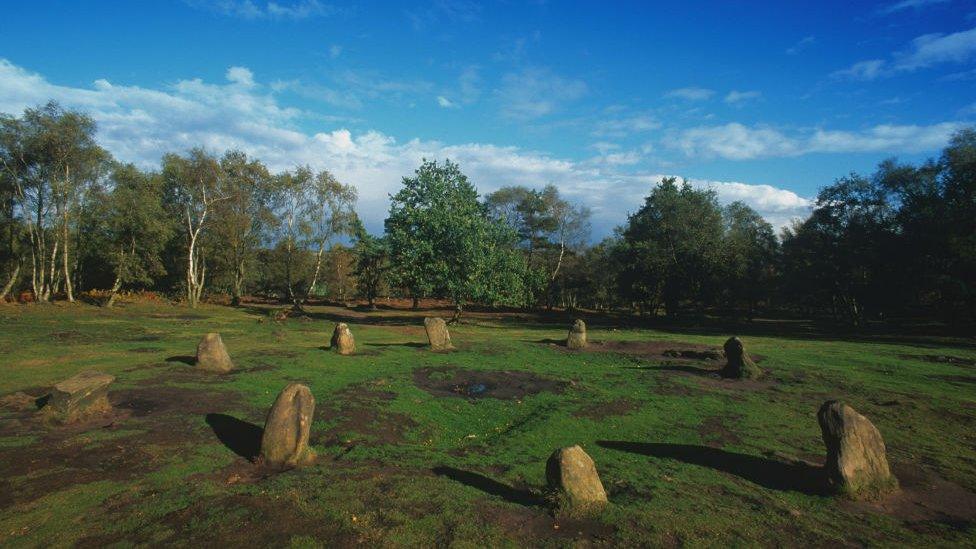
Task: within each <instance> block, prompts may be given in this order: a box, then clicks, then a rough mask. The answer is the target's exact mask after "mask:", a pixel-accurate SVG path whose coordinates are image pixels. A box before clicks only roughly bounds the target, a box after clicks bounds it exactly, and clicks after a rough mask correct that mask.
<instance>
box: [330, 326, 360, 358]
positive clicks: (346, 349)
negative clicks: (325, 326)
mask: <svg viewBox="0 0 976 549" xmlns="http://www.w3.org/2000/svg"><path fill="white" fill-rule="evenodd" d="M329 348H330V349H332V350H333V351H335V352H337V353H339V354H340V355H351V354H353V353H355V352H356V340H355V339H354V338H353V337H352V331H350V330H349V326H348V325H347V324H346V323H345V322H340V323H338V324H336V327H335V330H333V331H332V340H331V342H330V343H329Z"/></svg>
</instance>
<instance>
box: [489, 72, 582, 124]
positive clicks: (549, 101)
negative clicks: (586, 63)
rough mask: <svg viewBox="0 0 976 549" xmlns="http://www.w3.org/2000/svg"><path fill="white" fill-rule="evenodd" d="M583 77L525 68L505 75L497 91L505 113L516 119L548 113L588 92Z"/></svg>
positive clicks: (526, 118)
mask: <svg viewBox="0 0 976 549" xmlns="http://www.w3.org/2000/svg"><path fill="white" fill-rule="evenodd" d="M586 92H587V86H586V83H585V82H583V81H582V80H576V79H572V78H564V77H562V76H559V75H558V74H555V73H554V72H552V71H551V70H549V69H547V68H526V69H523V70H522V71H520V72H517V73H509V74H506V75H505V76H503V77H502V84H501V87H500V88H499V89H497V90H496V91H495V95H496V96H497V98H498V100H499V101H500V102H501V109H502V114H503V115H505V116H506V117H508V118H513V119H517V120H531V119H533V118H539V117H542V116H546V115H548V114H551V113H553V112H555V111H558V110H559V109H561V108H562V107H563V106H564V105H566V104H568V103H572V102H573V101H576V100H577V99H580V98H581V97H583V96H584V95H586Z"/></svg>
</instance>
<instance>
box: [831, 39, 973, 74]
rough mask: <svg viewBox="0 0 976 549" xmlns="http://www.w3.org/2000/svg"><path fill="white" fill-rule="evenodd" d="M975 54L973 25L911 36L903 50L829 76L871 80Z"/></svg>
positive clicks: (859, 63) (959, 61)
mask: <svg viewBox="0 0 976 549" xmlns="http://www.w3.org/2000/svg"><path fill="white" fill-rule="evenodd" d="M974 57H976V27H974V28H972V29H969V30H965V31H960V32H954V33H952V34H939V33H934V34H924V35H922V36H919V37H917V38H915V39H914V40H912V42H911V44H910V45H909V47H908V48H906V49H905V50H904V51H901V52H896V53H895V54H894V55H893V56H892V58H891V60H889V61H885V60H882V59H871V60H867V61H859V62H857V63H854V64H853V65H851V66H850V67H848V68H846V69H842V70H839V71H835V72H834V73H833V74H832V75H831V76H834V77H839V78H850V79H852V80H874V79H876V78H879V77H883V76H893V75H895V74H899V73H904V72H914V71H917V70H920V69H926V68H929V67H932V66H935V65H942V64H947V63H955V64H959V63H965V62H967V61H969V60H970V59H972V58H974Z"/></svg>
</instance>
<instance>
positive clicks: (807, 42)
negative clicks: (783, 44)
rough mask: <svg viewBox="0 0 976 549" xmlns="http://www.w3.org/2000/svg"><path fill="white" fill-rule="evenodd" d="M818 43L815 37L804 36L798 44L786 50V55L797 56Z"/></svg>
mask: <svg viewBox="0 0 976 549" xmlns="http://www.w3.org/2000/svg"><path fill="white" fill-rule="evenodd" d="M816 41H817V39H816V37H814V36H804V37H803V38H801V39H800V41H799V42H797V43H796V44H793V45H792V46H790V47H789V48H787V49H786V54H787V55H796V54H798V53H800V52H801V51H803V50H805V49H807V48H809V47H810V46H812V45H813V44H814V43H816Z"/></svg>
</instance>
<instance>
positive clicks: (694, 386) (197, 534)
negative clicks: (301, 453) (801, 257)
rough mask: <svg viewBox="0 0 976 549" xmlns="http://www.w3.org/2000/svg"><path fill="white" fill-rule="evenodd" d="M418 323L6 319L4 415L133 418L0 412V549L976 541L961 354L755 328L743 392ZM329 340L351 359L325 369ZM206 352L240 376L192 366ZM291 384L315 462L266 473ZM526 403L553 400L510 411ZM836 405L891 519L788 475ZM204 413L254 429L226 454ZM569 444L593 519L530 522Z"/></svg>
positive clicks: (30, 312) (671, 340) (331, 316)
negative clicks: (209, 342)
mask: <svg viewBox="0 0 976 549" xmlns="http://www.w3.org/2000/svg"><path fill="white" fill-rule="evenodd" d="M424 314H433V313H429V312H428V313H423V312H421V313H417V312H413V311H399V310H383V311H380V312H376V313H360V312H356V311H351V310H345V309H337V308H329V307H312V308H310V312H309V317H308V318H307V319H304V320H303V319H296V318H292V319H289V320H287V321H285V322H280V323H279V322H274V321H272V320H271V317H270V316H269V315H268V314H267V311H266V310H263V309H261V308H260V307H257V306H255V307H250V308H240V309H234V308H226V307H210V306H207V307H202V308H200V309H198V310H195V311H190V310H188V309H185V308H181V307H174V306H168V305H136V304H131V305H126V306H124V307H120V308H117V309H115V310H103V309H96V308H92V307H89V306H84V305H77V306H68V305H53V306H2V307H0V325H2V330H0V356H2V357H4V358H3V360H2V361H0V369H2V372H0V374H2V375H0V396H3V395H7V394H10V393H14V392H17V391H25V392H27V393H29V394H31V395H33V396H40V395H41V394H43V392H44V390H45V388H47V387H50V386H51V385H53V384H54V383H56V382H57V381H60V380H62V379H65V378H67V377H70V376H72V375H74V374H76V373H78V372H80V371H83V370H86V369H97V370H100V371H104V372H107V373H110V374H113V375H115V376H116V377H117V381H116V382H115V384H113V386H112V393H111V397H112V400H113V402H114V403H115V404H116V410H117V412H120V413H119V414H118V415H117V417H116V419H115V421H114V422H113V423H111V424H109V425H106V424H105V423H104V422H103V423H102V424H98V425H93V426H91V427H90V428H83V429H72V428H52V427H44V426H42V425H40V424H39V423H36V422H35V421H34V420H33V419H32V417H31V415H30V414H29V413H25V412H23V411H13V410H10V409H5V408H0V479H2V480H0V545H3V546H15V547H16V546H37V545H54V546H65V545H73V544H76V543H77V544H81V545H108V544H111V543H122V544H124V545H128V544H148V545H153V544H160V543H168V544H197V543H208V542H210V543H214V542H216V541H222V542H225V543H232V542H233V541H234V540H238V541H240V542H241V543H248V544H249V545H275V546H280V545H284V544H290V545H292V546H295V547H316V546H333V545H336V544H343V543H368V544H383V545H408V546H417V545H457V546H479V547H480V546H486V545H487V546H521V545H526V544H531V545H567V544H572V543H574V542H575V541H579V540H583V541H589V542H594V543H597V544H601V543H602V544H615V545H619V544H624V545H647V544H650V545H679V544H689V545H729V544H735V545H798V544H803V545H808V544H811V545H813V544H815V545H827V544H845V545H847V544H857V545H860V544H872V545H874V544H880V545H890V544H912V545H916V544H917V545H923V544H924V545H954V544H972V543H974V542H976V526H974V524H973V522H972V513H971V512H970V514H969V515H966V514H965V513H964V512H963V511H967V510H966V509H962V510H961V511H960V509H958V507H960V506H964V505H969V504H971V502H973V501H976V499H967V498H969V497H971V496H972V492H974V491H976V435H974V434H973V430H972V425H973V424H974V421H976V392H974V390H973V389H974V385H973V384H974V382H976V373H974V368H976V366H972V365H969V364H966V363H948V362H933V361H931V360H928V359H926V358H924V357H925V356H951V357H956V358H959V359H964V360H972V359H974V358H976V347H974V344H973V342H972V340H953V339H950V338H937V337H930V338H921V337H913V338H911V339H907V338H906V339H905V340H904V341H905V342H903V343H898V342H897V341H898V338H893V337H883V338H882V337H878V338H875V339H872V338H861V339H857V340H855V339H853V338H847V339H839V338H830V337H814V336H804V337H796V336H793V337H790V336H777V335H774V334H773V333H771V331H770V330H768V329H766V330H763V335H752V336H750V335H749V333H748V330H745V331H744V333H740V334H739V335H740V336H741V337H742V338H743V340H744V342H745V344H746V346H747V350H748V352H750V353H753V354H757V355H760V356H761V357H762V360H761V361H760V362H759V365H760V367H762V368H763V369H764V370H766V371H767V377H766V378H764V380H763V381H761V382H758V383H754V382H748V383H746V382H743V383H737V382H723V381H720V380H717V379H713V378H712V377H709V376H706V375H701V374H700V372H699V373H696V370H700V369H703V368H708V367H711V368H717V367H718V366H719V365H717V364H713V365H710V366H709V365H705V364H704V363H685V362H680V363H673V362H672V363H668V362H667V361H666V360H665V359H664V358H663V357H660V356H652V355H651V354H648V353H636V352H599V351H596V350H594V351H584V352H568V351H566V350H565V349H564V348H562V347H559V346H557V345H553V344H549V343H546V341H547V340H561V339H563V338H565V336H566V331H567V330H568V328H569V325H570V322H569V321H568V319H567V318H559V319H556V321H555V322H550V321H548V320H547V319H546V318H545V317H544V316H539V317H536V316H533V315H514V314H510V315H505V314H475V315H472V316H471V317H470V320H469V321H468V323H466V324H464V325H461V326H458V327H452V329H451V332H452V333H451V337H452V340H453V341H454V343H455V345H456V346H457V347H458V349H457V350H456V351H454V352H450V353H431V352H429V351H427V350H425V349H424V348H423V347H422V346H421V345H418V344H420V343H422V342H424V341H425V336H424V331H423V327H422V322H421V320H422V317H423V315H424ZM437 314H447V313H446V312H438V313H437ZM340 320H341V321H344V322H347V323H349V324H350V328H351V330H352V332H353V334H354V335H355V338H356V342H357V347H358V349H357V350H358V354H356V355H354V356H349V357H342V356H337V355H335V354H332V353H330V352H328V351H326V350H324V349H323V346H326V345H328V341H329V337H330V335H331V330H332V327H333V325H334V322H335V321H340ZM588 320H589V322H590V331H589V334H588V335H589V339H590V341H591V342H594V341H595V342H612V341H621V342H638V343H648V342H652V343H653V342H668V343H664V345H672V344H673V345H674V346H675V347H676V348H680V347H681V345H708V346H713V347H721V344H722V343H723V341H724V339H725V337H726V335H731V334H722V335H717V334H715V333H713V332H712V330H704V329H702V330H695V329H694V328H685V329H682V330H680V331H679V332H674V331H672V332H665V331H658V330H650V329H640V328H633V327H627V326H625V325H624V324H623V323H620V322H617V321H614V320H613V319H612V318H593V319H588ZM209 331H217V332H220V333H221V335H222V337H223V339H224V342H225V343H226V344H227V347H228V350H229V352H230V354H231V356H232V358H233V359H234V361H235V364H236V367H237V372H236V373H234V374H230V375H223V376H221V375H203V374H200V373H197V372H195V371H194V370H193V367H192V366H191V365H189V364H187V363H186V358H185V357H188V356H190V355H193V354H194V351H195V347H196V344H197V342H198V341H199V339H200V337H201V336H202V335H203V334H204V333H206V332H209ZM624 349H626V347H624ZM167 359H169V360H167ZM418 371H419V372H418ZM472 371H473V372H474V373H472ZM424 372H426V375H425V374H424ZM459 372H460V373H462V374H464V375H467V376H469V377H468V378H465V379H483V380H486V381H487V383H486V384H485V391H486V396H485V398H467V397H465V396H464V395H452V394H450V384H451V382H452V380H453V379H461V378H455V376H456V375H460V374H459ZM512 372H514V374H512ZM479 376H480V377H479ZM295 381H297V382H301V383H305V384H307V385H308V386H309V387H310V388H311V389H312V392H313V394H314V395H315V397H316V400H317V404H316V417H315V422H314V424H313V427H312V438H311V440H312V444H313V447H314V450H315V452H316V453H317V454H318V455H319V459H318V461H317V463H316V464H315V465H312V466H310V467H306V468H303V469H299V470H293V471H289V472H285V473H282V474H277V475H271V476H262V475H257V474H256V473H255V466H254V465H253V464H251V463H250V462H248V461H247V459H245V457H242V456H241V455H239V454H241V453H242V452H243V451H242V450H241V447H242V446H241V445H242V444H244V443H245V442H248V441H240V440H237V441H235V440H233V438H234V437H235V436H238V437H241V436H244V435H242V434H241V433H245V432H252V433H253V430H254V428H255V427H254V426H257V427H258V428H259V427H260V426H263V423H264V416H265V414H266V413H267V410H268V408H269V407H270V406H271V404H272V402H273V401H274V398H275V396H276V395H277V393H278V392H279V391H280V390H281V389H282V388H283V387H284V386H285V385H287V384H288V383H290V382H295ZM506 383H509V385H511V386H509V385H506ZM534 383H542V384H545V383H549V385H545V387H546V390H542V391H539V392H536V393H534V394H532V393H533V391H532V390H528V391H527V394H519V390H518V389H519V388H520V387H521V388H523V389H532V387H533V384H534ZM512 386H516V387H515V388H514V389H513V387H512ZM444 387H448V389H447V392H446V393H445V392H444V391H443V390H442V391H440V392H438V389H437V388H441V389H443V388H444ZM505 390H509V391H510V392H511V393H513V394H511V395H508V396H510V398H492V395H493V394H502V393H499V391H505ZM523 392H525V391H523ZM831 398H842V399H843V400H845V401H847V402H848V403H849V404H851V405H852V406H853V407H854V408H855V409H857V410H858V411H859V412H861V413H862V414H864V415H865V416H867V417H868V418H870V419H871V420H872V421H873V422H874V423H875V425H876V426H877V427H878V428H879V429H880V430H881V432H882V434H883V435H884V437H885V441H886V443H887V445H888V456H889V460H890V461H891V463H892V465H893V468H894V470H895V473H896V474H899V473H900V472H902V471H905V473H904V475H905V476H906V477H907V478H901V480H902V485H903V487H904V494H903V495H902V496H899V499H897V500H893V502H891V503H890V504H886V505H870V504H853V503H849V502H845V501H843V500H839V499H837V498H832V497H828V496H824V495H820V494H818V493H816V492H815V491H813V490H809V489H807V485H806V484H804V480H803V471H804V469H803V468H802V467H800V466H797V465H795V463H794V462H795V460H796V459H798V458H802V459H808V460H815V459H816V458H817V457H818V456H820V458H821V459H822V456H823V454H824V446H823V443H822V441H821V440H820V431H819V428H818V426H817V421H816V412H817V409H818V407H819V405H820V404H821V403H822V402H824V401H825V400H828V399H831ZM214 414H221V415H222V416H221V417H223V416H229V419H226V418H225V422H229V425H232V426H233V425H237V426H239V427H240V428H241V429H242V431H241V433H218V432H217V431H218V430H219V429H218V428H217V427H213V426H212V425H211V423H213V417H214ZM208 418H210V420H211V421H210V422H209V423H208ZM235 422H236V423H235ZM248 424H250V426H248ZM249 429H250V431H249ZM257 432H258V433H259V432H260V431H259V430H258V431H257ZM222 435H223V436H222ZM228 437H229V438H228ZM250 442H252V443H253V441H250ZM573 444H580V445H581V446H582V447H583V448H584V449H585V450H586V452H587V453H589V454H590V456H592V457H593V459H594V460H595V462H596V464H597V468H598V470H599V472H600V475H601V477H602V480H603V483H604V485H605V486H606V488H607V490H608V493H609V496H610V502H611V504H610V505H609V506H608V507H607V508H606V509H605V510H604V511H603V512H602V513H600V514H599V515H597V516H595V517H593V518H587V519H581V520H574V519H569V518H564V517H561V516H558V515H557V516H554V515H553V513H552V512H551V511H550V510H549V509H548V508H547V507H546V506H545V505H544V504H542V503H541V501H540V500H541V498H540V496H541V494H542V492H543V489H544V487H545V486H544V485H545V477H544V473H545V461H546V458H547V457H548V456H549V454H551V452H552V451H553V450H554V449H556V448H558V447H562V446H570V445H573ZM243 453H245V454H246V452H243ZM932 486H937V487H941V488H939V489H934V488H932ZM942 492H945V493H950V492H951V494H950V495H951V496H952V497H954V498H956V499H955V500H951V501H949V500H947V501H941V500H939V498H940V497H941V493H942ZM4 493H6V494H7V495H3V494H4ZM926 498H927V499H926ZM960 498H961V499H960ZM960 502H962V503H960ZM953 507H955V508H956V509H953ZM933 509H934V511H933ZM969 511H971V510H969ZM954 513H956V514H954ZM959 513H962V515H965V516H963V518H959V516H957V515H959ZM962 515H960V516H962Z"/></svg>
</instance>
